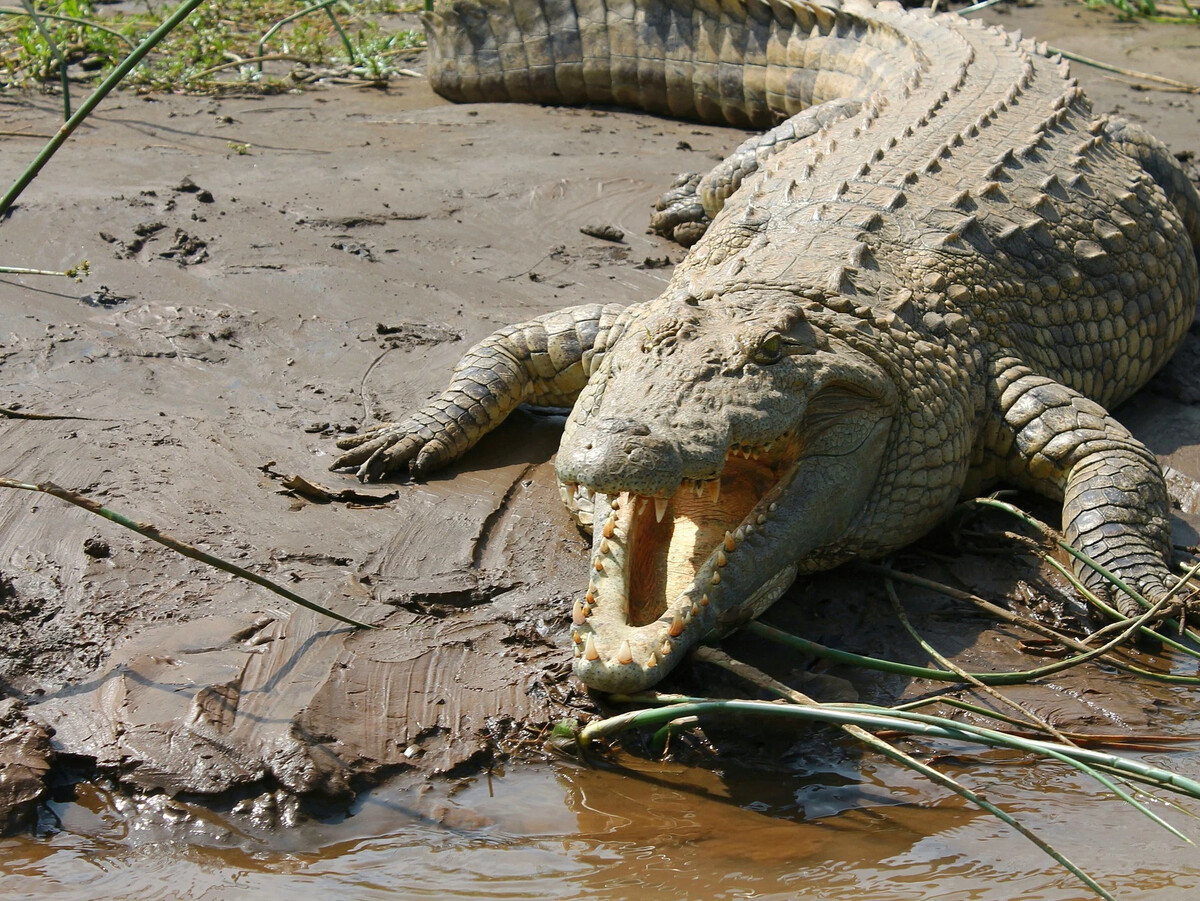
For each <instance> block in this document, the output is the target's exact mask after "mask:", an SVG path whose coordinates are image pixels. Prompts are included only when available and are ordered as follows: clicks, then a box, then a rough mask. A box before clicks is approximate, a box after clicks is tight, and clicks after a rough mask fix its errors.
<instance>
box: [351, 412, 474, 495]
mask: <svg viewBox="0 0 1200 901" xmlns="http://www.w3.org/2000/svg"><path fill="white" fill-rule="evenodd" d="M447 437H448V436H445V435H444V434H442V435H439V434H436V433H435V432H434V430H433V429H431V428H430V427H429V425H428V424H425V423H422V422H420V421H419V420H418V419H417V418H416V417H410V418H409V419H406V420H404V421H403V422H398V423H396V422H385V423H383V424H382V425H377V426H375V427H374V428H371V429H368V430H367V431H365V432H363V433H362V434H361V435H352V436H350V437H348V438H342V439H339V440H338V443H337V446H338V447H340V448H342V449H343V450H345V451H346V453H344V454H342V455H341V456H340V457H338V458H337V459H336V460H334V461H333V463H332V465H330V467H329V468H330V469H351V468H355V467H357V469H358V472H357V473H356V474H357V476H358V478H359V481H362V482H375V481H378V480H379V479H381V478H383V477H384V476H387V475H392V474H394V473H396V472H399V471H400V470H401V469H403V468H404V467H405V466H407V468H408V471H409V472H410V473H412V475H413V476H415V477H418V478H420V477H421V476H424V475H425V474H426V473H429V472H432V471H433V470H435V469H437V468H438V467H440V466H443V465H445V464H446V463H448V462H449V461H450V460H453V459H454V458H455V457H456V456H457V454H456V453H455V452H454V449H453V448H452V447H451V446H450V444H449V443H448V440H447Z"/></svg>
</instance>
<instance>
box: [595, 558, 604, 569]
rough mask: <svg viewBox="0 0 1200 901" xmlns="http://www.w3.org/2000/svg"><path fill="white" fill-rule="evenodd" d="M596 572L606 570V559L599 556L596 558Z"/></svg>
mask: <svg viewBox="0 0 1200 901" xmlns="http://www.w3.org/2000/svg"><path fill="white" fill-rule="evenodd" d="M596 572H598V573H602V572H604V561H603V560H601V559H600V558H599V557H597V558H596Z"/></svg>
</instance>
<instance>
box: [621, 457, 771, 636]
mask: <svg viewBox="0 0 1200 901" xmlns="http://www.w3.org/2000/svg"><path fill="white" fill-rule="evenodd" d="M775 481H776V474H775V472H774V471H773V469H771V468H770V467H768V466H766V465H763V464H760V463H758V462H752V461H750V460H743V459H741V458H734V457H730V459H729V460H728V461H727V463H726V466H725V469H724V471H723V472H722V474H721V480H720V491H719V492H714V491H711V490H710V489H708V488H704V489H701V490H700V491H696V490H694V489H693V487H692V486H691V485H684V486H683V487H682V488H680V489H679V490H678V491H676V492H675V494H674V495H673V496H672V497H671V498H670V499H669V500H668V501H666V502H665V505H664V500H663V499H661V498H646V499H641V500H640V501H639V502H638V503H633V504H630V505H629V514H628V515H629V516H630V522H629V525H628V532H627V534H628V535H629V539H628V546H627V556H626V561H627V562H626V572H625V579H626V596H627V598H628V605H629V606H628V612H627V617H628V622H629V625H631V626H644V625H646V624H648V623H652V622H654V621H655V620H656V619H658V618H659V617H660V616H662V614H663V613H664V612H666V610H667V608H668V606H669V605H670V604H671V602H672V601H674V600H675V599H676V598H678V597H679V596H680V594H682V593H683V592H684V591H686V590H687V589H688V587H689V586H691V584H692V582H693V581H694V580H695V578H696V573H697V571H698V569H699V568H700V565H701V564H702V563H703V562H704V561H705V560H706V559H707V558H708V557H709V555H710V554H712V553H713V551H714V550H715V549H716V548H717V547H718V546H719V545H720V544H721V543H722V541H723V540H724V537H725V535H726V533H728V532H730V531H732V530H733V529H736V528H737V526H738V524H739V523H741V521H742V520H743V519H744V518H745V517H746V515H747V514H748V513H749V512H750V511H751V510H752V509H753V508H754V505H755V504H757V503H758V501H759V500H760V499H761V498H762V496H763V495H764V494H765V493H766V492H767V490H768V489H769V488H770V487H771V486H772V485H773V484H774V483H775ZM660 512H661V517H660Z"/></svg>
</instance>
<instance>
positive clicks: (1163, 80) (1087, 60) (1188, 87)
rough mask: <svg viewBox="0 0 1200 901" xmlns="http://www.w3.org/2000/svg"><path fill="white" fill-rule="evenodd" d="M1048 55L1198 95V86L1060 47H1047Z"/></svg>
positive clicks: (1199, 86)
mask: <svg viewBox="0 0 1200 901" xmlns="http://www.w3.org/2000/svg"><path fill="white" fill-rule="evenodd" d="M1046 49H1047V50H1048V51H1049V52H1050V53H1057V54H1059V55H1060V56H1062V57H1063V58H1064V59H1069V60H1072V61H1074V62H1077V63H1081V64H1082V65H1085V66H1091V67H1092V68H1094V69H1103V70H1104V71H1105V72H1116V73H1117V74H1118V75H1128V76H1130V77H1131V78H1140V79H1141V80H1142V81H1152V82H1154V83H1155V84H1165V85H1169V86H1170V87H1172V88H1175V89H1176V90H1180V91H1185V92H1187V93H1189V94H1200V85H1194V84H1189V83H1188V82H1186V81H1176V80H1175V79H1174V78H1167V77H1166V76H1164V75H1153V74H1151V73H1149V72H1138V71H1137V70H1136V69H1124V68H1122V67H1121V66H1114V65H1113V64H1112V63H1103V62H1101V61H1100V60H1098V59H1092V58H1091V57H1090V56H1080V55H1079V54H1078V53H1072V52H1071V51H1070V50H1063V49H1062V48H1060V47H1047V48H1046Z"/></svg>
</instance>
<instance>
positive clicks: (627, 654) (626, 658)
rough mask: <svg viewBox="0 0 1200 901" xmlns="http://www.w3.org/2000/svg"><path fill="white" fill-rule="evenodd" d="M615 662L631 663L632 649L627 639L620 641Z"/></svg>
mask: <svg viewBox="0 0 1200 901" xmlns="http://www.w3.org/2000/svg"><path fill="white" fill-rule="evenodd" d="M617 663H633V650H632V649H631V648H630V647H629V642H628V641H623V642H621V647H620V648H619V649H618V650H617Z"/></svg>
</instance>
